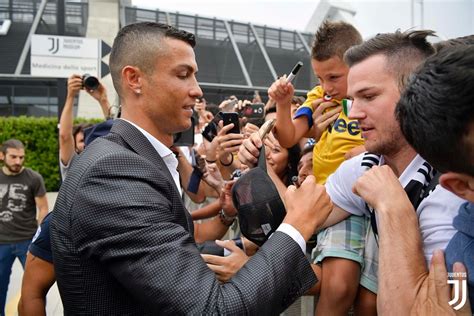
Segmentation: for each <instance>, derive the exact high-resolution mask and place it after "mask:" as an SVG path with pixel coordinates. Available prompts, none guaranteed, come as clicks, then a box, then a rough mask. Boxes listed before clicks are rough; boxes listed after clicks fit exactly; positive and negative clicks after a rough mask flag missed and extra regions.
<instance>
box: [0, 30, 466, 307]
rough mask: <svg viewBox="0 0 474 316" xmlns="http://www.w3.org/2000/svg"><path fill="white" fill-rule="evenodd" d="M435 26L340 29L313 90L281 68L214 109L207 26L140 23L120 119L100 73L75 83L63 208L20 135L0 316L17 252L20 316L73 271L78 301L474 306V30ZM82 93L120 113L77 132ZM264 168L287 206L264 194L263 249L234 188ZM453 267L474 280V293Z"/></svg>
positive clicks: (108, 113) (6, 184)
mask: <svg viewBox="0 0 474 316" xmlns="http://www.w3.org/2000/svg"><path fill="white" fill-rule="evenodd" d="M430 36H436V34H435V32H433V31H429V30H416V31H415V30H411V31H406V32H400V31H396V32H394V33H386V34H378V35H376V36H375V37H373V38H370V39H368V40H366V41H363V40H362V37H361V35H360V34H359V32H358V31H357V30H356V29H355V28H354V27H353V26H352V25H350V24H348V23H345V22H324V23H323V24H322V25H321V26H320V27H319V29H318V30H317V32H316V35H315V40H314V43H313V46H312V53H311V66H312V69H313V71H314V74H315V75H316V76H317V77H318V79H319V84H318V85H317V86H316V87H308V90H309V92H308V94H307V97H306V98H302V97H296V96H294V87H293V85H292V84H291V82H289V81H288V80H286V75H284V74H282V76H281V77H280V78H278V79H277V80H275V82H273V83H272V84H271V85H270V88H269V89H268V95H267V96H264V99H265V100H266V99H268V101H267V102H266V104H264V103H263V102H262V98H261V96H260V95H259V93H255V96H254V98H253V99H252V100H239V99H238V98H236V97H235V96H229V97H227V98H226V99H225V100H223V101H222V102H221V103H220V104H219V105H214V104H210V103H208V102H207V101H206V99H205V98H204V97H205V96H204V97H203V95H202V91H201V90H200V88H199V86H197V82H196V80H195V72H196V68H197V66H196V65H195V61H194V55H193V52H192V47H193V46H194V37H193V35H192V34H189V33H186V32H183V31H179V30H176V29H174V28H172V27H168V26H165V25H161V24H154V23H138V24H135V25H131V26H127V27H125V28H124V29H122V30H121V31H120V33H119V35H118V36H117V39H116V40H115V42H114V47H113V50H112V55H111V62H110V64H111V73H112V78H113V80H114V86H115V89H116V91H117V93H118V95H119V96H120V98H121V103H122V105H121V110H120V112H119V113H118V115H116V116H117V117H114V116H115V115H113V113H112V112H113V111H112V109H113V107H112V106H111V105H110V104H109V101H108V98H107V91H106V89H105V87H104V86H103V85H102V84H101V83H99V84H98V86H97V87H96V88H95V89H87V88H86V89H84V85H83V82H82V78H81V76H80V75H72V76H71V77H70V78H69V80H68V88H67V89H68V94H67V100H66V104H65V105H64V108H63V111H62V115H61V118H60V127H59V141H60V148H59V156H60V165H61V176H62V179H63V181H64V184H63V186H62V188H61V191H60V193H59V197H58V202H57V203H56V205H55V207H54V211H52V212H51V213H49V214H48V215H47V216H45V215H46V213H47V212H46V211H45V209H46V210H47V208H48V207H47V203H46V202H45V193H46V192H45V189H44V184H43V181H42V179H41V176H40V175H39V174H37V173H35V172H34V171H32V170H30V169H28V168H24V167H23V159H24V157H25V150H24V146H23V144H22V143H21V142H20V141H18V140H14V139H12V140H8V141H6V142H4V144H3V145H2V150H1V157H2V159H3V162H4V166H3V168H2V172H1V173H0V193H1V197H2V204H1V209H0V215H1V216H0V259H1V266H0V268H1V269H2V270H1V271H0V273H1V279H0V282H1V283H0V286H1V291H0V314H1V315H3V314H4V311H3V309H4V306H5V300H6V293H7V289H8V283H9V275H10V273H11V272H10V271H11V266H12V263H13V261H14V260H15V258H16V257H18V258H19V259H20V261H21V263H22V265H23V266H24V268H25V273H24V276H23V283H22V290H21V299H20V303H19V306H18V310H19V313H20V315H41V314H45V306H46V294H47V292H48V290H49V288H50V287H51V286H52V285H53V284H54V282H55V280H56V278H57V279H58V286H59V290H60V293H61V298H62V300H63V304H64V311H65V313H68V314H81V313H86V314H103V313H105V314H109V313H110V314H140V315H142V314H148V313H165V314H167V313H185V314H188V313H189V314H196V313H197V314H201V313H204V314H208V313H223V314H227V313H230V314H240V313H246V314H247V313H248V314H255V313H259V312H261V313H263V314H275V313H281V312H283V311H284V310H285V309H286V308H288V306H290V305H291V303H293V302H294V300H295V299H297V298H298V297H299V296H301V295H303V294H306V295H316V296H317V301H316V302H317V304H316V305H315V308H316V309H315V313H316V314H317V315H347V314H348V313H349V312H350V311H352V312H353V313H354V314H356V315H376V314H378V313H380V314H396V315H405V314H410V313H412V314H417V315H438V314H439V315H441V314H443V315H447V314H453V315H454V314H456V315H457V314H459V315H471V309H470V308H471V306H472V304H474V296H473V295H474V272H473V271H472V269H474V239H473V238H474V234H473V227H474V208H473V203H474V169H473V166H474V141H473V140H474V116H473V114H474V113H473V109H474V93H473V92H472V89H471V88H472V87H473V82H474V45H473V42H474V41H473V37H472V36H470V37H465V38H459V39H455V40H448V41H445V42H440V43H437V44H436V45H432V44H430V42H429V41H428V40H427V38H428V37H430ZM147 41H148V42H147ZM152 41H154V42H156V44H155V46H154V45H150V46H152V47H150V48H147V49H144V50H141V49H130V47H129V45H136V46H135V47H141V46H140V44H144V43H149V42H152ZM180 45H181V46H182V47H181V46H180ZM150 52H151V53H150ZM157 52H159V53H157ZM145 56H147V57H145ZM163 56H164V57H163ZM165 62H166V67H168V68H166V67H162V68H159V67H157V65H158V64H160V63H165ZM175 63H176V64H177V66H176V67H175V68H173V67H174V66H173V65H174V64H175ZM160 65H161V64H160ZM163 65H164V64H163ZM161 77H162V78H161ZM157 87H159V88H157ZM81 90H86V92H87V93H89V94H90V95H91V96H93V97H94V98H95V99H96V100H97V102H98V103H99V105H100V107H101V109H102V112H103V114H104V117H105V119H106V120H105V121H104V122H103V123H100V124H98V125H97V126H84V125H80V126H73V110H72V108H73V101H74V97H75V96H76V95H77V94H78V93H79V91H81ZM193 109H194V110H193ZM190 121H191V122H192V125H190ZM266 122H268V123H267V124H265V123H266ZM269 124H274V128H273V130H272V131H270V132H269V133H268V134H266V135H265V136H263V135H262V133H263V129H264V128H265V126H268V125H269ZM262 125H263V126H264V127H263V128H262ZM185 135H188V136H189V135H191V136H190V138H189V139H190V140H189V139H187V138H186V136H185ZM101 136H102V137H101ZM99 137H100V138H99ZM144 143H146V144H144ZM163 145H164V146H163ZM262 148H263V150H262ZM132 153H133V155H132ZM156 153H158V155H157V154H156ZM261 155H264V156H263V157H261ZM262 159H263V160H262ZM259 161H260V162H259ZM262 161H263V163H264V165H265V167H266V168H265V167H264V168H263V170H265V169H266V173H267V174H268V176H269V177H270V179H271V181H272V183H273V185H274V187H275V189H276V190H277V191H278V195H279V198H281V200H282V202H283V203H284V205H285V208H286V211H287V214H286V217H284V219H283V218H282V219H281V220H279V221H276V222H275V218H276V217H275V216H273V217H271V215H272V211H275V210H272V209H271V208H270V207H269V206H268V205H270V204H268V203H267V204H264V203H262V204H258V207H259V208H260V209H261V213H268V214H270V215H258V214H255V215H254V217H252V218H251V219H250V222H252V223H253V224H252V225H255V223H257V226H258V227H259V230H260V231H259V233H260V234H263V235H265V240H266V242H265V243H263V244H258V242H257V243H256V242H254V240H252V237H251V235H252V234H250V233H249V231H248V229H249V227H248V226H249V225H247V224H248V219H244V218H243V211H242V208H240V207H238V206H237V205H241V204H242V201H241V200H239V199H241V195H236V193H235V192H233V187H234V185H235V184H236V183H238V181H239V179H240V178H241V177H243V175H245V174H246V173H247V172H248V171H249V170H251V169H252V168H255V167H256V166H257V164H259V167H262V166H261V163H262ZM240 188H242V187H240ZM240 188H239V190H240ZM242 190H245V188H244V189H242ZM266 190H267V188H262V192H257V193H255V192H253V193H252V192H250V189H249V192H247V195H251V197H250V198H251V200H253V199H254V198H255V195H258V194H262V195H264V194H265V193H264V192H265V191H266ZM239 196H240V197H239ZM36 208H38V209H39V211H40V212H39V214H40V215H39V216H38V220H37V223H39V224H40V227H39V229H38V231H37V233H36V235H35V236H34V237H33V235H34V231H35V229H36V225H37V224H36V221H35V218H36ZM184 208H185V209H186V213H185V212H183V210H184ZM265 216H270V218H271V219H272V220H273V222H272V221H270V222H271V223H270V224H268V225H267V223H266V222H264V220H263V218H264V217H265ZM244 220H245V221H246V222H244V223H246V224H244V225H242V221H244ZM239 222H240V225H239ZM221 239H222V240H221ZM267 239H268V240H267ZM30 243H31V244H30ZM28 247H29V251H28V254H27V250H28ZM300 249H301V250H302V251H301V250H300ZM443 251H444V252H445V253H444V254H443ZM25 262H26V265H25ZM210 271H212V273H211V272H210ZM448 272H449V273H451V275H454V276H455V277H454V278H455V280H456V281H458V282H461V283H462V282H467V285H468V286H467V289H468V291H467V292H468V293H469V294H468V295H467V294H466V288H464V292H463V293H461V295H457V296H456V300H457V302H455V301H452V297H451V291H450V287H449V284H448ZM466 280H467V281H466ZM186 291H188V292H186ZM189 291H198V292H202V293H199V294H196V295H194V294H191V293H190V292H189ZM455 306H459V307H460V309H454V308H453V307H455Z"/></svg>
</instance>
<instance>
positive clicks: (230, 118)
mask: <svg viewBox="0 0 474 316" xmlns="http://www.w3.org/2000/svg"><path fill="white" fill-rule="evenodd" d="M222 121H223V123H224V126H225V125H229V124H231V123H232V124H234V126H233V127H232V128H231V129H230V130H229V131H228V132H227V134H231V133H232V134H240V124H239V114H237V113H235V112H222Z"/></svg>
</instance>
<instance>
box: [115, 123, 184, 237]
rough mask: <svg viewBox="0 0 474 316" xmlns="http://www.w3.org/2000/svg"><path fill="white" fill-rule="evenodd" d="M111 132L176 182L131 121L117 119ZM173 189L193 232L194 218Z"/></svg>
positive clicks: (174, 187)
mask: <svg viewBox="0 0 474 316" xmlns="http://www.w3.org/2000/svg"><path fill="white" fill-rule="evenodd" d="M110 133H115V134H119V135H120V137H121V138H122V139H123V140H124V141H125V142H126V143H127V144H128V145H129V146H130V147H131V149H132V150H133V151H134V152H136V153H137V154H138V155H140V156H142V157H144V158H146V159H148V160H149V161H151V162H152V163H153V165H155V166H156V167H157V168H158V169H159V170H161V171H163V173H164V174H165V175H166V177H168V180H169V181H170V182H171V183H173V184H174V179H173V176H172V175H171V173H170V171H169V169H168V167H167V166H166V164H165V162H164V161H163V159H162V158H161V157H160V155H159V154H158V152H157V151H156V150H155V148H154V147H153V145H152V144H151V143H150V142H149V141H148V139H147V138H146V137H145V135H143V134H142V133H141V132H140V131H139V130H138V129H136V128H135V126H133V125H131V124H130V123H128V122H126V121H124V120H115V121H114V125H113V126H112V128H111V130H110ZM172 187H173V190H174V192H175V194H176V196H177V197H178V198H177V200H179V201H180V202H181V203H180V208H181V209H182V210H183V211H184V213H185V216H186V219H187V223H188V231H189V232H191V234H192V232H193V224H192V220H190V215H189V212H188V211H186V209H185V208H184V205H183V203H182V201H181V196H180V193H179V191H178V189H177V188H176V186H175V185H173V186H172Z"/></svg>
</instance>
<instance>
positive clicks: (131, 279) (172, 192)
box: [51, 23, 331, 315]
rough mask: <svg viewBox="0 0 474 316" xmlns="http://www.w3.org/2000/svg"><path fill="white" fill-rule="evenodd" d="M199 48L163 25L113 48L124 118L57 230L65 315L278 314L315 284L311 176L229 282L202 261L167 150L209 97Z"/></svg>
mask: <svg viewBox="0 0 474 316" xmlns="http://www.w3.org/2000/svg"><path fill="white" fill-rule="evenodd" d="M194 44H195V40H194V36H193V35H192V34H189V33H187V32H184V31H179V30H177V29H175V28H173V27H170V26H167V25H163V24H157V23H138V24H133V25H128V26H126V27H124V28H123V29H122V30H121V31H120V32H119V34H118V35H117V37H116V39H115V41H114V45H113V48H112V53H111V56H110V68H111V73H112V79H113V82H114V86H115V89H116V90H117V92H118V94H119V96H120V98H121V102H122V119H119V120H117V121H116V122H115V123H114V126H113V127H112V130H111V131H110V134H109V135H108V136H106V137H104V138H99V139H97V140H95V141H94V142H93V143H92V144H91V145H89V146H88V147H87V148H86V150H85V151H84V152H83V153H82V154H81V156H80V157H79V159H78V160H77V162H76V163H75V165H74V166H73V167H72V170H71V171H70V173H69V175H68V177H67V179H66V181H65V182H64V183H63V185H62V187H61V191H60V193H59V196H58V199H57V203H56V206H55V208H54V213H53V218H52V222H51V241H52V246H53V257H54V264H55V271H56V276H57V281H58V286H59V291H60V294H61V298H62V300H63V304H64V311H65V313H66V314H92V315H99V314H137V315H145V314H277V313H280V312H281V311H283V310H284V309H285V308H286V307H287V306H289V305H290V304H291V303H292V302H293V301H294V300H295V299H296V298H297V297H298V296H300V295H302V294H303V293H304V292H305V291H306V290H307V289H309V288H310V287H311V285H312V284H313V283H314V282H316V278H315V276H314V274H313V271H312V269H311V267H310V264H309V262H308V261H307V259H306V257H305V255H304V250H305V240H307V239H308V238H309V237H310V236H311V235H312V234H313V232H314V231H315V230H316V229H317V228H318V227H319V226H320V225H321V224H322V223H323V222H324V221H325V219H326V218H327V216H328V214H329V211H330V209H331V202H330V200H329V198H328V196H327V195H326V193H325V189H324V187H322V186H319V185H316V183H315V180H314V177H312V176H311V177H308V179H307V180H306V181H305V182H304V183H303V184H302V186H301V187H300V188H298V189H296V188H295V187H294V186H292V187H290V188H289V189H288V191H287V192H286V194H285V197H284V200H285V204H286V209H287V215H286V217H285V219H284V222H283V224H282V225H281V226H280V227H279V228H278V230H277V231H276V232H275V233H274V234H273V235H272V236H271V238H270V239H269V240H268V241H267V242H266V243H265V244H264V245H263V247H262V248H261V249H260V250H259V251H258V252H257V254H256V255H254V256H253V257H252V258H251V259H250V260H249V261H248V263H247V264H246V265H245V266H244V267H243V268H242V269H241V270H240V271H239V273H237V274H236V275H235V277H234V278H233V279H232V280H231V281H230V282H228V283H225V284H220V283H219V282H218V281H217V279H216V277H215V275H214V273H213V272H212V271H211V270H210V269H208V267H207V266H206V263H205V262H204V261H203V260H202V258H201V256H200V255H199V251H198V250H197V248H196V245H195V242H194V238H193V225H192V221H191V218H190V216H189V215H188V213H187V211H186V210H185V209H184V207H183V204H182V202H181V198H180V196H181V189H180V186H179V178H178V174H177V171H176V167H177V165H178V162H177V160H176V158H175V157H174V155H173V153H172V152H171V150H170V149H169V147H170V146H171V145H172V142H173V133H176V132H180V131H183V130H185V129H187V128H189V127H190V126H191V115H192V108H193V106H194V101H195V99H196V98H198V97H201V95H202V91H201V89H200V88H199V85H198V83H197V81H196V77H195V75H196V72H197V65H196V61H195V56H194V51H193V47H194Z"/></svg>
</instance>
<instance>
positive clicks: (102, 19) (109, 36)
mask: <svg viewBox="0 0 474 316" xmlns="http://www.w3.org/2000/svg"><path fill="white" fill-rule="evenodd" d="M119 17H120V0H89V20H88V24H87V33H86V37H89V38H98V39H101V40H103V41H104V42H106V43H107V44H108V45H109V46H112V43H113V41H114V38H115V35H117V32H118V31H119V27H120V23H119V21H120V19H119ZM103 61H104V62H105V63H106V64H108V56H105V57H104V58H103ZM99 80H100V81H101V82H102V84H103V85H104V86H105V87H106V89H107V95H108V98H109V102H110V104H116V103H117V96H116V93H115V90H114V87H113V85H112V77H111V76H110V74H108V75H107V76H105V77H103V78H102V79H101V78H99ZM77 116H78V117H85V118H103V114H102V110H101V108H100V106H99V104H98V103H97V101H96V100H95V99H94V98H92V97H91V96H89V94H87V93H86V92H81V94H80V96H79V107H78V111H77Z"/></svg>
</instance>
